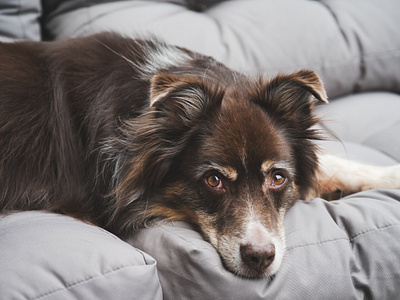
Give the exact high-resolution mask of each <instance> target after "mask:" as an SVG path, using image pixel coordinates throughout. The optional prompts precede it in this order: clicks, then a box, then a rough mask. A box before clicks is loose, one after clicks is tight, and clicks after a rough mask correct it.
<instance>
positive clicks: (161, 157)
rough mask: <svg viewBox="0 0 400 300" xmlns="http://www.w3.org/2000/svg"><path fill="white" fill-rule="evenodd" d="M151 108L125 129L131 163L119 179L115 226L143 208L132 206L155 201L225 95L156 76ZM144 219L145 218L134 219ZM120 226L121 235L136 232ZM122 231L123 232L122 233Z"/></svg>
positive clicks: (190, 80)
mask: <svg viewBox="0 0 400 300" xmlns="http://www.w3.org/2000/svg"><path fill="white" fill-rule="evenodd" d="M150 98H151V99H150V106H149V107H148V108H147V109H145V110H144V111H143V113H142V114H141V115H140V116H138V117H135V118H133V119H131V120H129V121H127V122H126V123H125V126H124V128H123V131H122V132H123V138H122V140H123V141H126V142H125V143H126V147H125V148H126V149H129V150H128V153H127V154H126V155H127V161H128V163H127V164H125V166H124V169H123V170H122V176H121V178H120V179H119V181H118V183H117V185H116V190H115V192H114V193H115V196H116V198H117V199H118V200H117V201H116V202H115V206H116V207H114V218H113V219H114V221H113V222H117V223H118V219H121V220H123V219H125V220H126V218H120V217H119V216H117V215H118V214H126V213H128V212H129V211H130V210H133V209H142V210H143V209H144V210H145V208H141V206H140V205H138V203H135V205H132V206H130V204H131V203H132V202H134V201H135V202H137V201H138V200H141V199H145V198H146V197H150V196H151V194H152V193H155V191H157V189H158V187H159V186H160V185H161V183H162V181H163V179H164V178H165V176H166V175H167V174H168V173H169V172H170V171H171V169H172V168H173V162H174V160H175V158H176V157H177V156H179V155H180V154H181V153H182V152H183V151H184V149H185V147H186V145H188V143H189V142H190V140H191V138H193V136H194V135H195V134H196V133H197V132H198V131H199V129H200V126H201V124H202V123H203V122H204V121H205V120H206V119H209V118H212V117H213V115H214V113H213V112H216V111H218V110H219V107H220V105H221V102H222V98H223V92H221V90H219V89H218V87H215V85H214V86H213V85H211V84H207V83H204V82H202V81H200V80H198V79H196V78H193V77H187V76H175V75H171V74H159V75H155V76H154V78H153V79H152V81H151V95H150ZM132 215H137V216H141V215H142V216H143V215H144V214H143V213H142V212H139V213H136V214H132ZM143 222H144V220H136V221H135V220H131V223H130V224H120V225H118V224H116V226H118V227H119V228H118V230H119V231H121V230H122V231H124V228H126V227H134V226H135V225H134V223H143ZM121 227H122V228H121Z"/></svg>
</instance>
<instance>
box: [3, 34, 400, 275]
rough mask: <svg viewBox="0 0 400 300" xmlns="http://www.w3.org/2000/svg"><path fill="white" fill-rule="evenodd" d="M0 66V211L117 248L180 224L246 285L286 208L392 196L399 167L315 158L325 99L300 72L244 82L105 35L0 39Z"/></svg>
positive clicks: (270, 261) (267, 266) (276, 252)
mask: <svg viewBox="0 0 400 300" xmlns="http://www.w3.org/2000/svg"><path fill="white" fill-rule="evenodd" d="M0 57H1V60H0V145H1V146H0V208H1V211H2V212H3V213H8V212H14V211H21V210H46V211H53V212H59V213H63V214H67V215H71V216H74V217H76V218H80V219H82V220H85V221H87V222H91V223H93V224H96V225H98V226H101V227H103V228H105V229H107V230H109V231H111V232H113V233H115V234H116V235H117V236H119V237H121V238H122V239H124V238H127V237H128V236H129V235H130V234H132V232H133V231H135V230H137V229H139V228H141V227H144V226H151V225H152V224H154V222H157V221H159V220H172V221H174V220H180V221H186V222H191V223H193V224H196V225H197V226H198V228H199V230H200V231H201V232H202V234H203V236H204V238H205V239H206V240H207V241H208V242H210V243H211V244H212V245H213V246H214V247H215V248H216V250H217V251H218V253H219V255H220V256H221V258H222V261H223V264H224V265H225V266H226V268H227V269H228V270H229V271H231V272H233V273H235V274H237V275H239V276H244V277H248V278H253V277H256V278H259V277H265V276H272V275H273V274H275V273H276V272H277V271H278V269H279V267H280V265H281V262H282V258H283V255H284V250H285V241H284V235H285V233H284V226H283V220H284V216H285V213H286V211H287V210H288V209H289V208H290V207H291V206H292V205H293V204H294V203H295V202H296V201H297V199H300V198H302V199H311V198H312V197H315V196H318V195H322V194H325V193H329V192H334V191H336V190H341V191H344V192H356V191H359V190H363V189H367V188H375V187H388V188H394V187H396V188H398V187H399V182H400V178H399V174H400V172H399V167H391V168H378V167H372V166H365V165H358V164H355V163H353V162H347V161H343V160H340V159H338V158H335V157H328V156H324V155H321V154H319V150H318V147H317V146H316V143H315V142H316V141H318V140H319V139H320V138H321V134H320V133H319V132H318V130H316V129H315V125H316V124H317V123H318V122H319V119H318V118H317V117H316V115H315V113H314V107H315V105H316V103H317V102H327V95H326V92H325V90H324V87H323V83H322V82H321V80H320V78H319V77H318V76H317V74H316V73H315V72H313V71H310V70H302V71H299V72H297V73H294V74H289V75H278V76H276V77H274V78H270V79H266V78H263V77H262V76H258V77H251V76H246V75H243V74H241V73H239V72H235V71H233V70H231V69H229V68H227V67H226V66H224V65H223V64H221V63H219V62H217V61H215V60H214V59H213V58H211V57H207V56H204V55H200V54H197V53H193V52H191V51H188V50H186V49H183V48H180V47H175V46H170V45H167V44H165V43H162V42H159V41H156V40H141V39H130V38H126V37H123V36H120V35H118V34H115V33H101V34H96V35H93V36H90V37H84V38H76V39H70V40H63V41H56V42H16V43H1V44H0ZM344 165H347V166H349V165H351V168H348V170H349V171H348V172H346V173H344V172H338V171H339V170H342V169H343V166H344ZM360 171H361V172H360ZM369 173H370V174H371V175H369Z"/></svg>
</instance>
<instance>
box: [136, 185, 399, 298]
mask: <svg viewBox="0 0 400 300" xmlns="http://www.w3.org/2000/svg"><path fill="white" fill-rule="evenodd" d="M399 200H400V191H398V190H396V191H395V190H386V191H367V192H363V193H358V194H355V195H352V196H349V197H347V198H345V199H342V200H339V201H333V202H327V201H324V200H322V199H315V200H313V201H311V202H303V201H299V202H298V203H297V204H296V205H295V206H294V207H293V208H291V209H290V210H289V212H288V214H287V216H286V220H285V222H286V240H287V245H286V254H285V258H284V261H283V263H282V266H281V269H280V270H279V271H278V273H277V275H276V276H275V277H274V278H273V279H268V278H266V279H258V280H254V279H244V278H239V277H236V276H234V275H233V274H231V273H229V272H228V271H226V270H225V269H224V267H223V266H222V263H221V260H220V258H219V255H218V254H217V253H216V251H215V250H214V248H213V247H212V246H211V245H210V244H208V243H207V242H205V241H204V240H203V239H202V238H201V235H200V234H199V233H198V232H196V231H195V229H194V228H192V227H191V226H190V225H189V224H186V223H182V222H174V223H167V224H164V225H162V226H158V227H153V228H149V229H143V230H141V231H139V232H137V234H136V235H134V236H133V237H132V238H131V239H130V241H129V243H130V244H132V245H134V246H135V247H138V248H139V249H142V250H144V251H146V252H147V253H149V254H150V255H152V256H153V257H154V258H155V259H156V260H157V262H158V270H159V275H160V280H161V284H162V287H163V293H164V299H171V300H172V299H191V300H196V299H199V300H203V299H275V300H278V299H285V300H287V299H324V300H329V299H398V298H399V294H400V202H399Z"/></svg>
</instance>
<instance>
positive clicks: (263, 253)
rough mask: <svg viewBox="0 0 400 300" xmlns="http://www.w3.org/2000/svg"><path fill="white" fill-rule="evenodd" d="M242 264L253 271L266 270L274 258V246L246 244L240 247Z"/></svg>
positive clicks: (270, 244)
mask: <svg viewBox="0 0 400 300" xmlns="http://www.w3.org/2000/svg"><path fill="white" fill-rule="evenodd" d="M240 255H241V256H242V260H243V263H244V264H246V265H247V266H248V267H250V268H251V269H253V270H258V271H262V270H265V269H266V268H268V267H269V266H270V265H271V264H272V262H273V261H274V258H275V246H274V245H273V244H272V243H269V244H265V245H257V244H251V243H248V244H246V245H242V246H240Z"/></svg>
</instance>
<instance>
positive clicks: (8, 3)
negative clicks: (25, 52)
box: [0, 0, 42, 41]
mask: <svg viewBox="0 0 400 300" xmlns="http://www.w3.org/2000/svg"><path fill="white" fill-rule="evenodd" d="M41 13H42V6H41V2H40V0H19V1H15V0H2V1H0V41H16V40H35V41H39V40H40V39H41V28H40V22H39V18H40V16H41Z"/></svg>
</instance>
